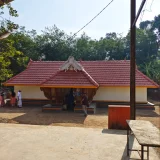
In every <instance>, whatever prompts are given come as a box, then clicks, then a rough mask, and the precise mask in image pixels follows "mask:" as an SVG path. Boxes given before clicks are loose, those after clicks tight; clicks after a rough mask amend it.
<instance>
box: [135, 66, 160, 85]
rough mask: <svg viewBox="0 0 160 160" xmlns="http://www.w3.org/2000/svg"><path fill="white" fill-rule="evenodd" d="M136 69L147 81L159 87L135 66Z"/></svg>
mask: <svg viewBox="0 0 160 160" xmlns="http://www.w3.org/2000/svg"><path fill="white" fill-rule="evenodd" d="M136 71H137V72H138V73H139V74H140V75H141V76H143V77H144V78H145V79H147V80H148V81H149V82H151V83H152V84H153V85H155V86H157V87H160V86H159V85H158V84H157V83H156V82H154V81H153V80H151V79H150V78H149V77H147V76H146V75H145V74H143V73H142V72H141V71H139V70H138V68H136Z"/></svg>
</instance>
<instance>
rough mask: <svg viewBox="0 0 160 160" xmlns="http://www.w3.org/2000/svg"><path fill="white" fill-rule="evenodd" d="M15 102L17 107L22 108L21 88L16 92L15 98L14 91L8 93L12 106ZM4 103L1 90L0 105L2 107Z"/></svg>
mask: <svg viewBox="0 0 160 160" xmlns="http://www.w3.org/2000/svg"><path fill="white" fill-rule="evenodd" d="M16 102H17V106H18V107H19V108H22V95H21V90H19V91H18V93H17V99H16V93H15V92H14V91H12V92H11V95H10V104H11V106H12V107H14V106H16ZM4 105H5V101H4V93H3V92H2V93H1V94H0V107H3V106H4Z"/></svg>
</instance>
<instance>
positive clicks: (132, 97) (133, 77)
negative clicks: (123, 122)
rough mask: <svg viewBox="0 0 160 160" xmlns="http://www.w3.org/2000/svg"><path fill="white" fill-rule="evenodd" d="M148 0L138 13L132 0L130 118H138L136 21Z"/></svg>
mask: <svg viewBox="0 0 160 160" xmlns="http://www.w3.org/2000/svg"><path fill="white" fill-rule="evenodd" d="M145 2H146V0H143V1H142V3H141V5H140V7H139V10H138V13H137V15H136V0H131V28H130V32H131V35H130V119H132V120H135V119H136V72H135V70H136V22H137V20H138V17H139V15H140V13H141V11H142V9H143V6H144V4H145Z"/></svg>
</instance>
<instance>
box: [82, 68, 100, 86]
mask: <svg viewBox="0 0 160 160" xmlns="http://www.w3.org/2000/svg"><path fill="white" fill-rule="evenodd" d="M82 72H83V73H84V74H85V76H87V78H88V80H89V81H90V82H91V83H92V84H93V85H95V86H97V87H99V84H98V83H97V82H96V81H95V80H94V79H93V78H92V76H91V75H90V74H89V73H88V72H87V71H86V70H85V69H84V68H83V70H82Z"/></svg>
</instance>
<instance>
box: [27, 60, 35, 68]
mask: <svg viewBox="0 0 160 160" xmlns="http://www.w3.org/2000/svg"><path fill="white" fill-rule="evenodd" d="M33 62H34V61H33V60H32V59H31V58H30V60H29V63H28V65H27V67H26V68H29V66H30V65H31V64H32V63H33Z"/></svg>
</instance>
